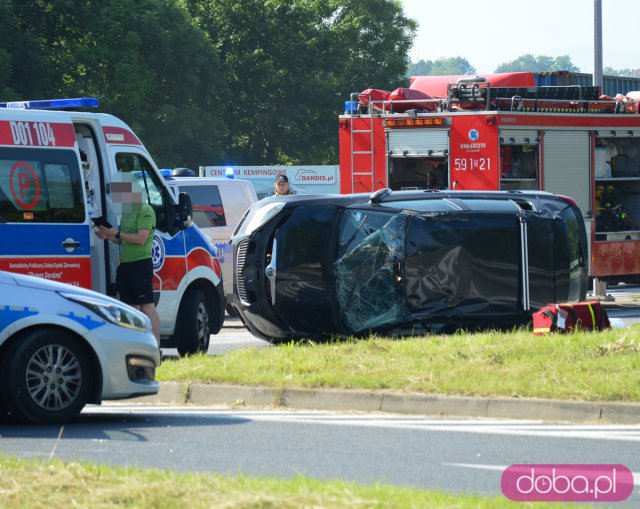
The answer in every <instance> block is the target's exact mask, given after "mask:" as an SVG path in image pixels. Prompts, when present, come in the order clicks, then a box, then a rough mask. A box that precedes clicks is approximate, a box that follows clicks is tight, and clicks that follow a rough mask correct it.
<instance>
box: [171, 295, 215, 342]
mask: <svg viewBox="0 0 640 509" xmlns="http://www.w3.org/2000/svg"><path fill="white" fill-rule="evenodd" d="M210 317H211V308H210V307H209V302H208V301H207V298H206V297H205V295H204V293H202V292H201V291H200V290H194V291H192V292H189V294H188V295H187V296H186V297H185V300H184V302H183V305H182V306H181V308H180V317H179V320H180V321H179V324H178V327H179V331H180V337H179V338H178V353H179V354H180V355H189V354H194V353H198V352H206V351H207V350H208V349H209V336H210V335H211V325H210V323H209V320H210Z"/></svg>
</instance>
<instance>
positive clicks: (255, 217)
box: [236, 201, 286, 235]
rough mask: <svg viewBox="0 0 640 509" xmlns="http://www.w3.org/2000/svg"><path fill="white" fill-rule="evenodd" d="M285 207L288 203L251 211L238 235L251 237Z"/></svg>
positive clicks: (259, 207) (272, 204)
mask: <svg viewBox="0 0 640 509" xmlns="http://www.w3.org/2000/svg"><path fill="white" fill-rule="evenodd" d="M285 205H286V203H285V202H284V201H276V202H272V203H268V204H267V205H261V206H258V207H256V209H255V210H253V211H251V212H250V213H249V216H247V217H246V218H245V220H244V222H243V223H242V225H241V227H239V228H238V232H236V233H239V234H244V235H251V234H252V233H253V232H254V231H255V230H257V229H258V228H260V227H261V226H262V225H264V224H266V223H267V222H268V221H269V219H271V218H272V217H273V216H275V215H276V214H277V213H278V212H280V211H281V210H282V208H283V207H284V206H285ZM254 206H255V205H254Z"/></svg>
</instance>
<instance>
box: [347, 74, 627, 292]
mask: <svg viewBox="0 0 640 509" xmlns="http://www.w3.org/2000/svg"><path fill="white" fill-rule="evenodd" d="M638 98H640V92H636V93H634V92H628V93H625V94H624V95H622V94H621V95H619V96H617V97H611V96H603V95H602V94H601V92H600V89H599V87H594V86H580V85H573V86H571V85H570V86H536V84H535V80H534V77H533V74H532V73H508V74H494V75H488V76H485V77H469V76H462V77H460V76H454V77H451V76H449V77H442V76H439V77H424V76H423V77H416V78H412V85H411V88H410V89H398V90H396V91H394V92H391V93H389V92H385V91H380V90H375V89H367V90H365V91H364V92H361V93H355V94H352V95H351V98H350V100H349V101H347V102H346V103H345V113H344V114H343V115H340V118H339V140H340V192H341V193H357V192H372V191H376V190H378V189H382V188H385V187H389V188H391V189H394V190H402V189H425V190H426V189H449V190H542V191H549V192H552V193H555V194H560V195H565V196H569V197H571V198H572V199H573V200H575V202H576V203H577V204H578V206H579V207H580V209H581V211H582V213H583V216H584V218H585V222H586V227H587V236H588V238H589V239H590V252H589V258H590V260H589V261H590V276H592V277H594V278H597V279H598V280H600V281H609V282H619V281H632V280H636V279H638V278H640V256H638V254H639V253H640V114H638V113H639V111H638V104H639V103H638V102H637V99H638Z"/></svg>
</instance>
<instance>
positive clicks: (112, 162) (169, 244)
mask: <svg viewBox="0 0 640 509" xmlns="http://www.w3.org/2000/svg"><path fill="white" fill-rule="evenodd" d="M97 106H98V101H97V99H95V98H77V99H60V100H47V101H20V102H14V103H0V236H1V238H2V242H1V243H0V269H1V270H6V271H9V272H17V273H21V274H27V275H31V276H37V277H41V278H44V279H48V280H52V281H59V282H64V283H70V284H73V285H76V286H79V287H83V288H88V289H92V290H95V291H98V292H100V293H103V294H106V295H111V296H115V295H116V291H115V275H116V268H117V266H118V246H117V245H115V244H113V243H110V242H108V241H103V240H100V239H98V238H97V237H96V235H95V234H94V232H93V230H92V225H93V222H92V218H98V217H102V218H104V219H105V220H106V221H107V222H109V223H110V224H112V225H114V226H116V227H117V226H118V225H119V224H120V219H121V218H120V214H118V210H119V209H118V207H117V206H114V205H115V204H114V203H112V199H111V185H112V183H113V182H115V181H118V180H120V179H121V178H122V176H123V174H124V173H125V172H126V173H129V174H130V175H129V178H130V179H132V180H134V182H136V183H137V184H138V185H139V187H140V189H141V190H142V191H143V195H144V196H146V199H147V201H148V203H149V205H150V206H151V207H152V208H153V210H154V211H155V214H156V230H155V234H154V239H153V251H152V258H153V266H154V281H153V285H154V297H155V299H156V306H157V310H158V314H159V316H160V332H161V347H175V348H177V349H178V353H180V354H181V355H185V354H191V353H195V352H199V351H206V350H207V349H208V346H209V336H210V334H216V333H217V332H218V331H219V330H220V329H221V327H222V324H223V321H224V304H225V301H224V294H223V290H222V275H221V269H220V263H219V262H218V259H217V258H216V255H215V251H214V248H213V245H212V244H211V242H210V240H209V239H208V238H207V237H206V236H205V235H204V234H203V233H202V232H201V231H200V230H199V229H198V227H197V226H195V225H193V224H192V222H191V214H192V205H191V200H190V198H189V196H188V195H186V194H184V193H180V194H179V195H178V196H177V199H176V195H175V194H174V193H172V192H171V191H170V190H169V189H168V187H167V185H166V183H165V180H164V178H162V176H161V175H160V173H159V171H158V168H157V166H156V164H155V163H154V162H153V159H152V158H151V156H150V155H149V153H148V152H147V150H146V149H145V147H144V145H143V144H142V142H141V141H140V139H139V138H138V137H137V136H136V135H135V133H134V132H133V131H132V130H131V129H130V128H129V126H127V125H126V124H125V123H124V122H123V121H122V120H119V119H118V118H116V117H114V116H111V115H107V114H101V113H93V112H87V111H84V110H86V109H87V108H95V107H97ZM52 110H55V111H52ZM78 110H83V111H78Z"/></svg>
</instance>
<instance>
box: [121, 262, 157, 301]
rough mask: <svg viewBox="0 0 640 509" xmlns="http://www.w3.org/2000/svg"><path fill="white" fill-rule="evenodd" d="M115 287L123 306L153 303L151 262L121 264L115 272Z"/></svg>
mask: <svg viewBox="0 0 640 509" xmlns="http://www.w3.org/2000/svg"><path fill="white" fill-rule="evenodd" d="M116 286H117V288H118V293H119V294H120V300H121V301H122V302H124V303H125V304H130V305H134V304H135V305H138V306H139V305H140V304H149V303H151V302H153V261H152V260H151V258H145V259H144V260H137V261H135V262H127V263H121V264H120V265H118V271H117V272H116Z"/></svg>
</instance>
